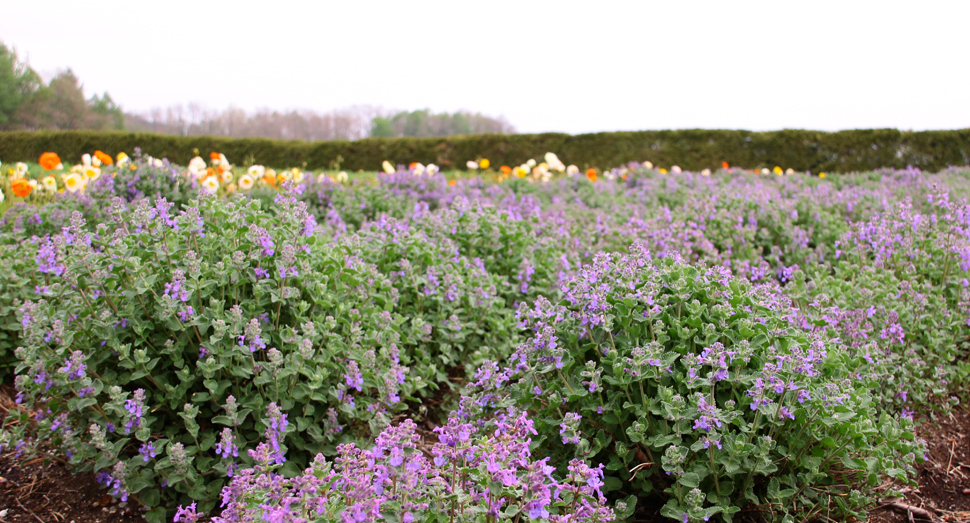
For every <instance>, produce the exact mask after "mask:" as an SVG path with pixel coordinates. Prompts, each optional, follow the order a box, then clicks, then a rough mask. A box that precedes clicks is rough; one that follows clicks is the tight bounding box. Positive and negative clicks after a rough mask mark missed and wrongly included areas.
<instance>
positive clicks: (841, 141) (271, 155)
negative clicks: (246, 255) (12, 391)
mask: <svg viewBox="0 0 970 523" xmlns="http://www.w3.org/2000/svg"><path fill="white" fill-rule="evenodd" d="M135 147H141V148H142V149H143V150H144V151H145V152H146V153H148V154H151V155H153V156H156V157H160V158H161V157H164V158H168V159H170V160H172V161H173V162H176V163H180V164H183V165H184V164H186V163H187V162H188V160H189V159H190V158H191V157H192V156H194V154H195V153H194V152H193V150H196V149H197V150H198V151H200V152H202V153H203V154H204V153H206V152H209V151H219V152H222V153H224V154H226V156H228V157H229V158H230V159H232V160H234V161H236V162H243V160H244V159H245V158H249V157H253V158H254V159H255V161H256V162H257V163H260V164H264V165H272V166H276V167H286V166H294V165H296V166H300V165H304V164H305V167H306V168H308V169H325V168H334V167H336V166H337V165H338V164H339V166H340V168H343V169H351V170H358V169H365V170H372V169H378V168H379V166H380V165H381V163H382V162H383V161H384V160H390V161H392V162H398V163H408V162H412V161H418V162H424V163H435V164H438V165H439V166H441V167H443V168H455V167H460V166H463V165H464V163H465V162H466V161H467V160H473V159H476V158H480V157H485V158H489V159H490V160H491V162H492V163H493V165H500V164H508V165H515V164H517V163H520V162H523V161H525V160H526V159H528V158H536V157H540V156H541V155H543V154H545V153H546V152H547V151H554V152H556V153H557V154H559V155H560V157H561V158H563V160H564V161H566V162H567V163H572V164H576V165H578V166H579V167H582V168H584V169H585V168H587V167H599V168H608V167H613V166H616V165H619V164H622V163H626V162H630V161H644V160H650V161H652V162H654V163H655V164H657V165H665V166H670V165H679V166H681V167H683V168H685V169H694V170H700V169H704V168H712V167H715V166H719V165H721V162H724V161H726V162H729V163H730V164H731V165H738V166H741V167H745V168H761V167H769V168H771V167H773V166H775V165H779V166H783V167H785V168H788V167H791V168H794V169H797V170H802V171H804V170H808V171H813V172H820V171H829V172H848V171H861V170H866V169H876V168H880V167H897V168H902V167H905V166H906V165H913V166H917V167H920V168H922V169H924V170H926V169H936V170H938V169H943V168H946V167H948V166H950V165H966V164H968V163H970V129H960V130H949V131H921V132H904V131H899V130H896V129H860V130H850V131H839V132H834V133H828V132H820V131H805V130H782V131H770V132H751V131H733V130H704V129H686V130H676V131H636V132H614V133H594V134H580V135H567V134H559V133H545V134H517V135H491V134H486V135H471V136H455V137H446V138H368V139H364V140H358V141H353V142H350V141H341V140H335V141H325V142H305V141H300V140H273V139H266V138H225V137H213V136H171V135H158V134H148V133H125V132H98V131H14V132H3V133H0V160H2V161H5V162H10V161H18V160H33V159H36V158H38V157H39V156H40V154H41V153H43V152H45V151H55V152H57V153H58V154H60V155H61V157H62V158H66V159H68V160H69V161H77V159H79V158H80V157H81V155H82V154H84V153H90V152H91V151H93V150H95V149H100V150H103V151H106V152H108V153H111V154H115V153H118V152H121V151H125V152H128V153H131V151H132V150H134V148H135Z"/></svg>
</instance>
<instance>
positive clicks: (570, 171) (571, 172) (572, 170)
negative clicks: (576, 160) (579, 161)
mask: <svg viewBox="0 0 970 523" xmlns="http://www.w3.org/2000/svg"><path fill="white" fill-rule="evenodd" d="M577 174H579V167H576V166H575V165H570V166H569V167H566V175H568V176H575V175H577Z"/></svg>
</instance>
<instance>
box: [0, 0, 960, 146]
mask: <svg viewBox="0 0 970 523" xmlns="http://www.w3.org/2000/svg"><path fill="white" fill-rule="evenodd" d="M968 23H970V1H967V0H951V1H932V0H920V1H919V2H915V1H908V2H899V1H891V0H883V1H852V0H841V1H827V0H825V1H823V0H815V1H797V2H795V1H788V0H774V1H767V2H740V1H734V0H719V1H713V2H686V1H678V0H664V1H653V0H651V1H646V0H642V1H625V2H620V1H607V0H594V1H590V0H587V1H582V2H573V1H569V2H567V1H562V0H560V1H556V2H537V1H530V0H517V1H488V2H469V1H462V0H450V1H444V2H431V1H423V0H422V1H418V0H410V1H402V0H396V1H389V2H366V1H361V0H342V1H330V0H318V1H311V0H307V1H303V2H294V1H288V0H274V1H270V2H267V1H259V2H244V1H236V2H221V1H220V2H215V1H208V0H195V1H181V0H178V1H164V2H162V1H145V0H127V1H124V2H107V1H93V0H88V1H82V0H66V1H45V0H28V1H22V0H21V1H17V0H0V40H2V41H3V42H4V43H5V44H6V45H8V46H13V47H16V49H17V51H18V53H19V54H20V56H21V58H24V57H26V58H29V61H30V64H31V65H32V66H33V67H34V68H35V69H36V70H38V71H39V72H41V73H42V74H44V75H46V76H47V77H50V76H51V75H53V74H54V73H55V72H56V71H57V70H59V69H64V68H67V67H71V68H72V69H73V70H74V72H75V73H77V75H78V76H79V77H80V78H81V80H82V81H83V82H84V87H85V94H86V95H90V94H91V93H92V92H98V93H101V92H104V91H107V92H109V93H110V94H111V96H112V98H114V100H115V101H116V102H117V103H119V104H121V105H122V106H123V107H124V108H125V109H126V110H129V111H132V110H133V111H144V110H148V109H150V108H151V107H156V106H162V107H164V106H168V105H173V104H180V103H181V104H186V103H188V102H200V103H202V104H203V105H204V106H206V107H207V108H209V109H222V108H225V107H227V106H229V105H235V106H237V107H241V108H243V109H246V110H254V109H256V108H260V107H268V108H273V109H291V108H308V109H314V110H318V111H329V110H331V109H338V108H344V107H349V106H351V105H356V104H367V105H374V106H380V107H384V108H388V109H407V110H413V109H421V108H425V107H428V108H430V109H432V110H435V111H454V110H458V109H467V110H471V111H476V112H477V111H480V112H482V113H484V114H487V115H493V116H497V115H504V116H505V117H506V118H507V119H508V120H509V121H510V122H511V123H512V124H513V125H514V126H515V127H516V128H517V130H519V131H520V132H541V131H562V132H568V133H582V132H595V131H611V130H634V129H672V128H696V127H700V128H731V129H752V130H769V129H780V128H808V129H819V130H838V129H848V128H867V127H897V128H900V129H914V130H920V129H953V128H965V127H970V89H968V86H970V38H968V36H967V35H968V30H970V29H968V28H970V25H968Z"/></svg>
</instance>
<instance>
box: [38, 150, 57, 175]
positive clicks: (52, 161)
mask: <svg viewBox="0 0 970 523" xmlns="http://www.w3.org/2000/svg"><path fill="white" fill-rule="evenodd" d="M38 163H40V166H41V167H43V168H44V170H46V171H51V170H54V169H57V164H59V163H61V157H60V156H58V155H57V153H44V154H42V155H40V161H39V162H38Z"/></svg>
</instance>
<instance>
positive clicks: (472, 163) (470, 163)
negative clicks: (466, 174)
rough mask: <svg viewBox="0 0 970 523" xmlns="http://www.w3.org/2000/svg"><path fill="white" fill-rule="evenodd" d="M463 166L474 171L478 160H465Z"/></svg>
mask: <svg viewBox="0 0 970 523" xmlns="http://www.w3.org/2000/svg"><path fill="white" fill-rule="evenodd" d="M465 167H468V170H470V171H474V170H476V169H478V162H476V161H475V160H468V161H467V162H465Z"/></svg>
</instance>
